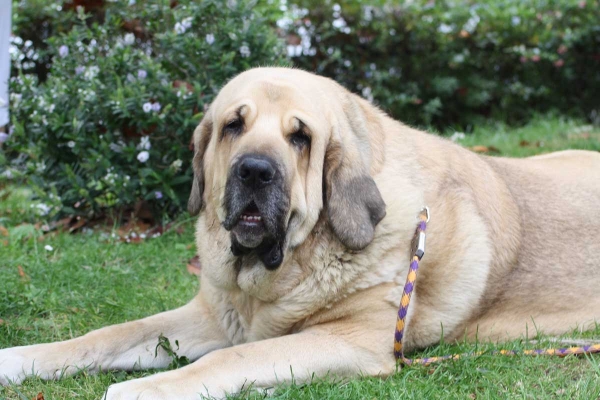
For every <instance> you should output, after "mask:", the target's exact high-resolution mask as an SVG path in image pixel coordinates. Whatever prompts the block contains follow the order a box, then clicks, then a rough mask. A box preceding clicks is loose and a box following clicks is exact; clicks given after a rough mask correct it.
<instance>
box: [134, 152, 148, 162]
mask: <svg viewBox="0 0 600 400" xmlns="http://www.w3.org/2000/svg"><path fill="white" fill-rule="evenodd" d="M149 158H150V153H148V152H147V151H146V150H144V151H140V154H138V155H137V159H138V161H139V162H142V163H145V162H146V161H148V159H149Z"/></svg>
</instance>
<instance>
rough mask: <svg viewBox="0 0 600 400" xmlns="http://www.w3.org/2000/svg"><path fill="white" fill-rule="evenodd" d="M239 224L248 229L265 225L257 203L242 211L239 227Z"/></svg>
mask: <svg viewBox="0 0 600 400" xmlns="http://www.w3.org/2000/svg"><path fill="white" fill-rule="evenodd" d="M239 224H242V225H245V226H248V227H257V226H259V225H263V221H262V216H261V215H260V211H259V210H258V207H257V206H256V203H254V202H251V203H250V204H249V205H248V207H246V209H245V210H244V211H242V214H241V215H240V219H239V220H238V225H239Z"/></svg>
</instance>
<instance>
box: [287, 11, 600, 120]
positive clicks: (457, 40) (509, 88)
mask: <svg viewBox="0 0 600 400" xmlns="http://www.w3.org/2000/svg"><path fill="white" fill-rule="evenodd" d="M400 3H403V2H389V1H387V2H383V1H379V2H377V1H375V2H369V5H364V4H365V2H360V1H352V0H341V1H335V2H332V1H317V0H298V1H296V2H295V5H294V6H292V7H291V10H290V11H291V12H290V14H291V18H289V19H288V20H286V21H283V23H282V24H280V25H282V26H284V27H285V28H286V31H287V43H288V44H289V45H290V46H289V47H288V51H289V54H290V55H291V56H292V59H293V61H294V63H295V64H296V65H298V66H300V67H301V68H304V69H308V70H311V71H316V72H317V73H319V74H322V75H327V76H330V77H333V78H334V79H336V80H337V81H339V82H342V83H343V84H344V85H346V86H347V87H348V88H349V89H351V90H353V91H355V92H358V93H362V94H363V95H364V96H365V97H367V98H372V99H374V100H375V102H377V103H378V104H380V105H381V106H382V107H383V108H384V109H385V110H386V111H388V112H390V113H391V114H392V115H394V116H395V117H397V118H400V119H402V120H404V121H406V122H409V123H412V124H419V125H435V126H436V127H438V128H447V127H448V126H449V125H457V126H460V127H461V128H465V127H468V126H469V125H473V124H476V123H478V122H480V121H481V119H482V118H494V119H500V120H503V121H505V122H511V123H518V122H522V121H524V120H526V119H527V118H529V117H530V116H531V114H532V113H533V112H546V111H549V110H558V111H560V112H562V113H568V114H574V115H577V116H584V117H586V118H588V119H595V120H598V119H599V118H600V116H599V115H598V110H599V109H600V4H599V2H598V1H573V0H570V1H569V0H497V1H449V0H446V1H440V0H437V1H433V0H429V1H422V0H416V1H406V2H404V4H400Z"/></svg>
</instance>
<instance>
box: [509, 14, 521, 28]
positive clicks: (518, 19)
mask: <svg viewBox="0 0 600 400" xmlns="http://www.w3.org/2000/svg"><path fill="white" fill-rule="evenodd" d="M510 22H511V23H512V24H513V25H514V26H517V25H519V24H520V23H521V17H519V16H518V15H513V17H512V18H511V19H510Z"/></svg>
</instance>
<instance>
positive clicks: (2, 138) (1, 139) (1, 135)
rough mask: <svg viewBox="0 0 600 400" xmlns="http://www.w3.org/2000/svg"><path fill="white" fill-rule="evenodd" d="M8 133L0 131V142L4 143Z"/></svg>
mask: <svg viewBox="0 0 600 400" xmlns="http://www.w3.org/2000/svg"><path fill="white" fill-rule="evenodd" d="M9 137H10V135H9V134H8V133H4V132H0V143H4V142H6V141H7V140H8V138H9Z"/></svg>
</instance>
